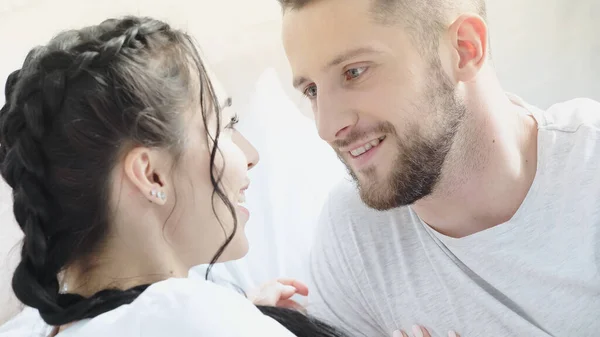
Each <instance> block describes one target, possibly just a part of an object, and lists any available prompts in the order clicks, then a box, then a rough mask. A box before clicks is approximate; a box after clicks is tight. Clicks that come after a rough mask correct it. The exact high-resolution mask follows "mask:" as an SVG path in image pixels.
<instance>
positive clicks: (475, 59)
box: [280, 0, 600, 337]
mask: <svg viewBox="0 0 600 337" xmlns="http://www.w3.org/2000/svg"><path fill="white" fill-rule="evenodd" d="M280 3H281V4H282V7H283V41H284V47H285V50H286V53H287V56H288V59H289V62H290V64H291V68H292V70H293V73H294V85H295V86H296V88H297V89H298V90H300V91H301V92H303V93H304V94H305V95H306V96H307V97H308V98H309V99H310V100H311V102H312V107H313V110H314V113H315V119H316V124H317V128H318V131H319V134H320V136H321V137H322V138H323V139H324V140H326V141H327V142H328V143H329V144H330V145H331V146H332V147H333V148H334V149H335V151H336V152H337V153H338V155H339V157H340V158H341V159H342V161H343V162H344V163H345V164H346V166H347V167H348V170H349V172H350V173H351V175H352V177H353V178H354V180H355V181H356V182H357V186H358V192H357V191H356V189H355V188H354V186H353V184H349V183H346V184H343V185H341V186H340V187H339V188H338V189H336V190H335V191H334V192H333V193H332V194H331V197H330V200H329V201H328V203H327V204H326V206H325V208H324V211H323V214H322V221H321V222H322V223H321V224H320V229H319V233H318V234H319V235H318V237H317V241H316V245H315V247H314V250H313V256H312V272H313V274H314V275H313V276H314V280H313V281H314V287H315V289H313V290H314V292H313V293H316V298H313V300H317V303H316V304H315V305H314V306H312V307H311V306H309V311H310V310H312V313H313V314H317V315H318V316H321V317H322V318H325V319H327V320H329V321H330V322H331V323H333V324H335V325H338V326H341V327H347V328H348V330H349V331H350V332H351V333H352V334H354V335H356V336H367V337H375V336H389V334H390V332H391V331H394V330H396V329H402V330H405V331H410V330H411V326H412V325H413V324H419V325H422V326H425V327H427V328H428V329H429V331H430V332H431V334H432V336H446V333H447V331H448V330H456V331H457V332H459V333H460V334H461V335H462V336H485V337H489V336H596V335H597V334H598V333H599V332H600V320H599V319H598V317H599V316H600V271H599V270H600V104H599V103H597V102H594V101H591V100H586V99H578V100H573V101H569V102H566V103H562V104H558V105H555V106H553V107H552V108H550V109H549V110H547V111H541V110H538V109H536V108H534V107H531V106H529V105H527V104H525V103H523V102H522V101H521V100H520V99H518V98H517V97H511V96H509V95H507V94H505V92H504V90H503V89H502V87H501V85H500V83H499V81H498V79H497V77H496V74H495V73H494V69H493V66H492V64H491V62H490V52H489V45H488V30H487V26H486V23H485V5H484V3H483V0H428V1H424V0H280ZM524 80H526V79H524ZM367 206H368V207H367Z"/></svg>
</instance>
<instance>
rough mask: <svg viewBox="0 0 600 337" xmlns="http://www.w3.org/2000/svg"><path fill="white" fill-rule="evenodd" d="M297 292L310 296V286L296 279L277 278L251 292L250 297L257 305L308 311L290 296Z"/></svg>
mask: <svg viewBox="0 0 600 337" xmlns="http://www.w3.org/2000/svg"><path fill="white" fill-rule="evenodd" d="M295 294H298V295H302V296H308V287H307V286H306V285H305V284H304V283H302V282H300V281H297V280H295V279H285V278H281V279H277V280H274V281H271V282H268V283H265V284H263V285H262V286H261V287H260V288H258V289H255V290H254V291H252V292H250V295H249V296H248V299H250V300H251V301H252V303H254V304H255V305H264V306H271V307H280V308H289V309H295V310H299V311H302V312H306V310H305V309H304V307H303V306H302V305H300V304H299V303H297V302H296V301H294V300H291V299H290V298H291V297H292V296H294V295H295Z"/></svg>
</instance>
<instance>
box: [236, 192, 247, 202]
mask: <svg viewBox="0 0 600 337" xmlns="http://www.w3.org/2000/svg"><path fill="white" fill-rule="evenodd" d="M245 202H246V195H244V194H240V197H239V198H238V204H243V203H245Z"/></svg>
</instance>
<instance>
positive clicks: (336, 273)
mask: <svg viewBox="0 0 600 337" xmlns="http://www.w3.org/2000/svg"><path fill="white" fill-rule="evenodd" d="M338 208H339V207H336V205H335V204H332V203H331V200H330V201H328V202H327V203H326V204H325V206H324V208H323V210H322V213H321V215H320V219H319V225H318V230H317V237H316V238H315V243H314V246H313V249H312V251H311V257H310V264H311V266H310V268H311V284H310V286H311V289H310V290H311V294H310V295H309V304H308V312H309V314H311V315H314V316H315V317H317V318H320V319H322V320H324V321H325V322H328V323H330V324H331V325H333V326H335V327H337V328H340V329H343V330H345V331H346V332H348V334H349V335H350V336H364V337H377V336H389V335H390V334H391V332H389V333H387V332H385V331H382V329H380V327H378V324H377V320H376V319H375V318H374V317H375V315H374V314H373V313H374V311H373V310H371V308H372V306H371V304H370V303H367V301H366V299H365V296H364V294H365V293H367V292H369V291H370V289H366V288H365V287H361V286H360V285H359V283H358V282H357V277H360V275H357V270H364V269H363V268H362V266H360V259H355V258H354V257H355V256H356V254H358V251H357V250H356V249H354V248H355V246H353V245H352V238H351V235H352V234H351V233H349V232H347V231H346V229H349V227H350V226H346V225H345V224H341V223H339V222H340V221H345V220H344V217H343V216H340V215H341V214H344V210H342V209H338Z"/></svg>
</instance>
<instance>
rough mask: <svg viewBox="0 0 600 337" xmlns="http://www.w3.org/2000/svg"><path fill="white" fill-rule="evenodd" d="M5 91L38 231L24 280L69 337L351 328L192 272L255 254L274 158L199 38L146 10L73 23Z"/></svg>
mask: <svg viewBox="0 0 600 337" xmlns="http://www.w3.org/2000/svg"><path fill="white" fill-rule="evenodd" d="M5 95H6V104H5V105H4V107H3V108H2V110H1V112H0V144H1V147H0V162H1V174H2V177H3V178H4V179H5V180H6V182H7V183H8V184H9V185H10V186H11V188H12V189H13V198H14V215H15V218H16V220H17V222H18V224H19V226H20V227H21V229H22V230H23V232H24V234H25V237H24V243H23V248H22V252H21V258H22V261H21V262H20V264H19V265H18V267H17V269H16V271H15V274H14V277H13V289H14V292H15V294H16V295H17V297H18V298H19V300H20V301H21V302H23V303H24V304H25V305H27V306H30V307H33V308H36V309H38V310H39V312H40V314H41V316H42V318H43V319H44V321H45V322H46V323H48V324H49V325H51V326H55V327H56V328H55V329H54V331H53V335H58V336H60V337H70V336H86V337H87V336H133V335H143V336H150V337H151V336H170V335H173V336H293V335H294V334H295V335H297V336H343V334H342V333H341V332H339V331H337V330H336V329H334V328H332V327H330V326H328V325H326V324H324V323H322V322H319V321H317V320H315V319H313V318H310V317H308V316H305V315H303V314H302V313H300V312H299V311H297V310H293V309H286V308H275V307H269V306H264V307H260V309H261V310H262V312H263V313H264V314H262V313H261V312H260V311H259V310H258V309H257V307H255V306H254V305H253V304H252V302H250V301H248V300H247V299H246V298H244V297H243V296H241V295H239V294H237V293H235V292H232V291H230V290H228V289H226V288H224V287H220V286H218V285H215V284H212V283H210V282H207V281H204V280H203V279H201V278H198V277H197V276H194V275H192V274H188V270H189V269H190V267H192V266H195V265H199V264H205V263H208V264H210V265H212V264H214V263H216V262H222V261H229V260H234V259H239V258H241V257H243V256H244V255H245V254H246V252H247V249H248V243H247V241H246V237H245V235H244V228H243V226H244V225H245V223H246V221H247V219H248V215H249V213H248V210H247V209H245V208H244V207H243V206H242V205H240V204H241V203H243V202H244V191H245V190H246V189H247V188H248V184H249V181H248V178H247V171H248V170H249V169H251V168H252V167H254V166H255V165H256V163H257V162H258V154H257V153H256V150H255V149H254V148H253V147H252V146H251V145H250V144H249V143H248V141H247V140H246V139H244V138H243V137H242V135H241V134H239V133H238V132H237V131H236V130H235V124H236V122H237V118H236V117H235V115H234V114H233V113H232V112H231V109H227V108H228V107H229V105H230V104H231V101H230V100H229V99H224V97H223V96H220V95H217V93H215V90H214V88H213V86H212V85H211V82H210V80H209V78H208V75H207V73H206V70H205V68H204V65H203V63H202V61H201V59H200V57H199V56H198V53H197V50H196V48H195V46H194V43H193V42H192V39H191V38H190V37H189V36H188V35H186V34H184V33H182V32H180V31H177V30H173V29H171V28H170V27H169V26H168V25H167V24H165V23H163V22H160V21H156V20H152V19H148V18H136V17H128V18H124V19H122V20H107V21H105V22H103V23H101V24H100V25H98V26H93V27H87V28H84V29H81V30H78V31H68V32H65V33H62V34H60V35H59V36H57V37H55V38H54V39H53V40H51V41H50V43H49V44H48V45H47V46H43V47H38V48H36V49H34V50H32V51H31V52H30V53H29V55H28V56H27V58H26V60H25V63H24V65H23V67H22V69H20V70H17V71H15V72H14V73H12V74H11V75H10V76H9V78H8V80H7V84H6V89H5ZM291 285H293V284H291ZM302 288H303V286H302V285H301V284H300V285H298V286H297V287H296V288H293V287H292V288H290V286H289V285H288V287H284V286H282V285H281V283H275V284H274V287H271V288H269V287H267V288H266V291H265V293H266V295H263V296H258V297H257V300H256V302H257V303H258V304H261V303H262V304H270V305H275V304H277V303H279V304H288V305H289V304H291V303H290V302H287V298H289V297H290V296H291V295H292V294H293V293H294V292H295V291H296V290H297V289H302ZM269 289H270V290H269ZM290 289H291V290H290ZM306 291H307V290H300V291H299V292H300V293H306ZM269 296H271V297H269ZM273 296H274V297H273ZM265 298H270V299H269V300H266V301H265ZM269 316H270V317H273V318H275V320H277V321H279V323H281V324H279V323H277V322H276V321H275V320H273V319H271V318H269ZM282 325H283V326H285V327H287V328H288V329H289V330H288V329H285V328H284V327H283V326H282Z"/></svg>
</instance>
